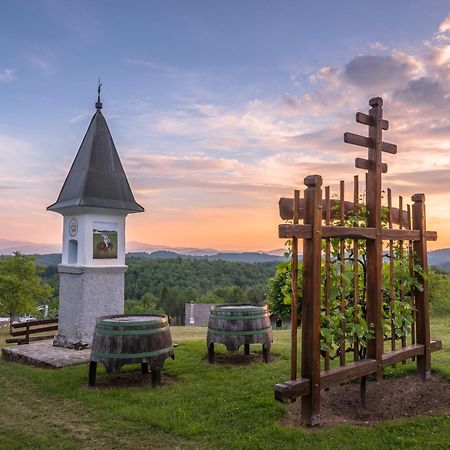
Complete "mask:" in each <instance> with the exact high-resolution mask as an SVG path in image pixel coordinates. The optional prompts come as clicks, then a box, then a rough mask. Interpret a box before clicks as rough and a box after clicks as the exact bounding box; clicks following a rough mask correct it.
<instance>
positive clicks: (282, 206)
mask: <svg viewBox="0 0 450 450" xmlns="http://www.w3.org/2000/svg"><path fill="white" fill-rule="evenodd" d="M304 203H305V201H304V199H303V198H301V199H300V220H302V219H304V218H305V204H304ZM338 203H339V200H337V199H331V200H330V207H331V219H332V220H334V219H337V220H339V208H338ZM344 205H345V218H346V219H348V217H349V215H352V214H353V208H354V205H353V202H349V201H346V202H345V203H344ZM279 211H280V217H281V219H282V220H292V218H293V217H294V199H293V198H286V197H281V198H280V200H279ZM326 213H327V211H326V205H323V211H322V217H323V219H324V220H325V218H326ZM407 214H408V213H407V212H406V211H402V220H403V223H406V221H407V220H408V215H407ZM392 223H393V224H395V225H398V224H399V223H400V211H399V210H398V208H392ZM428 240H430V239H428ZM434 240H436V239H434Z"/></svg>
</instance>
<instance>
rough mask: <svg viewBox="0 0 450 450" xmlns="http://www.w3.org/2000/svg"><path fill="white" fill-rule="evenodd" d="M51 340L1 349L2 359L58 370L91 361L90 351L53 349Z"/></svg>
mask: <svg viewBox="0 0 450 450" xmlns="http://www.w3.org/2000/svg"><path fill="white" fill-rule="evenodd" d="M52 344H53V341H52V340H51V339H49V340H46V341H42V342H35V343H33V344H25V345H16V346H11V347H3V348H2V357H3V359H4V360H7V361H14V362H20V363H23V364H27V365H30V366H35V367H46V368H50V369H59V368H61V367H67V366H73V365H76V364H86V363H88V362H89V361H90V359H91V349H90V348H88V349H85V350H72V349H68V348H63V347H53V345H52Z"/></svg>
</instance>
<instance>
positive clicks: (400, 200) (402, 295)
mask: <svg viewBox="0 0 450 450" xmlns="http://www.w3.org/2000/svg"><path fill="white" fill-rule="evenodd" d="M398 209H399V210H400V217H399V228H400V230H402V229H403V228H404V227H403V225H404V224H403V197H402V196H401V195H400V196H399V197H398ZM398 245H399V263H400V267H402V268H403V256H404V252H403V241H400V242H399V243H398ZM399 297H400V302H401V303H403V301H404V300H405V288H404V281H403V279H402V278H400V293H399ZM402 327H403V324H402ZM401 339H402V347H406V333H405V331H404V330H403V329H402V335H401ZM403 364H406V360H404V361H403Z"/></svg>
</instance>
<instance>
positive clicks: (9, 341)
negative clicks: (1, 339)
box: [5, 334, 55, 344]
mask: <svg viewBox="0 0 450 450" xmlns="http://www.w3.org/2000/svg"><path fill="white" fill-rule="evenodd" d="M54 337H55V335H54V334H46V335H45V336H33V337H30V338H29V339H28V342H35V341H43V340H45V339H53V338H54ZM5 342H6V343H7V344H28V342H27V340H26V338H14V339H6V340H5Z"/></svg>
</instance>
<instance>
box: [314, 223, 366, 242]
mask: <svg viewBox="0 0 450 450" xmlns="http://www.w3.org/2000/svg"><path fill="white" fill-rule="evenodd" d="M322 236H323V237H324V238H343V239H375V230H374V229H373V228H366V227H341V226H330V227H327V226H324V227H323V229H322Z"/></svg>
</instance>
